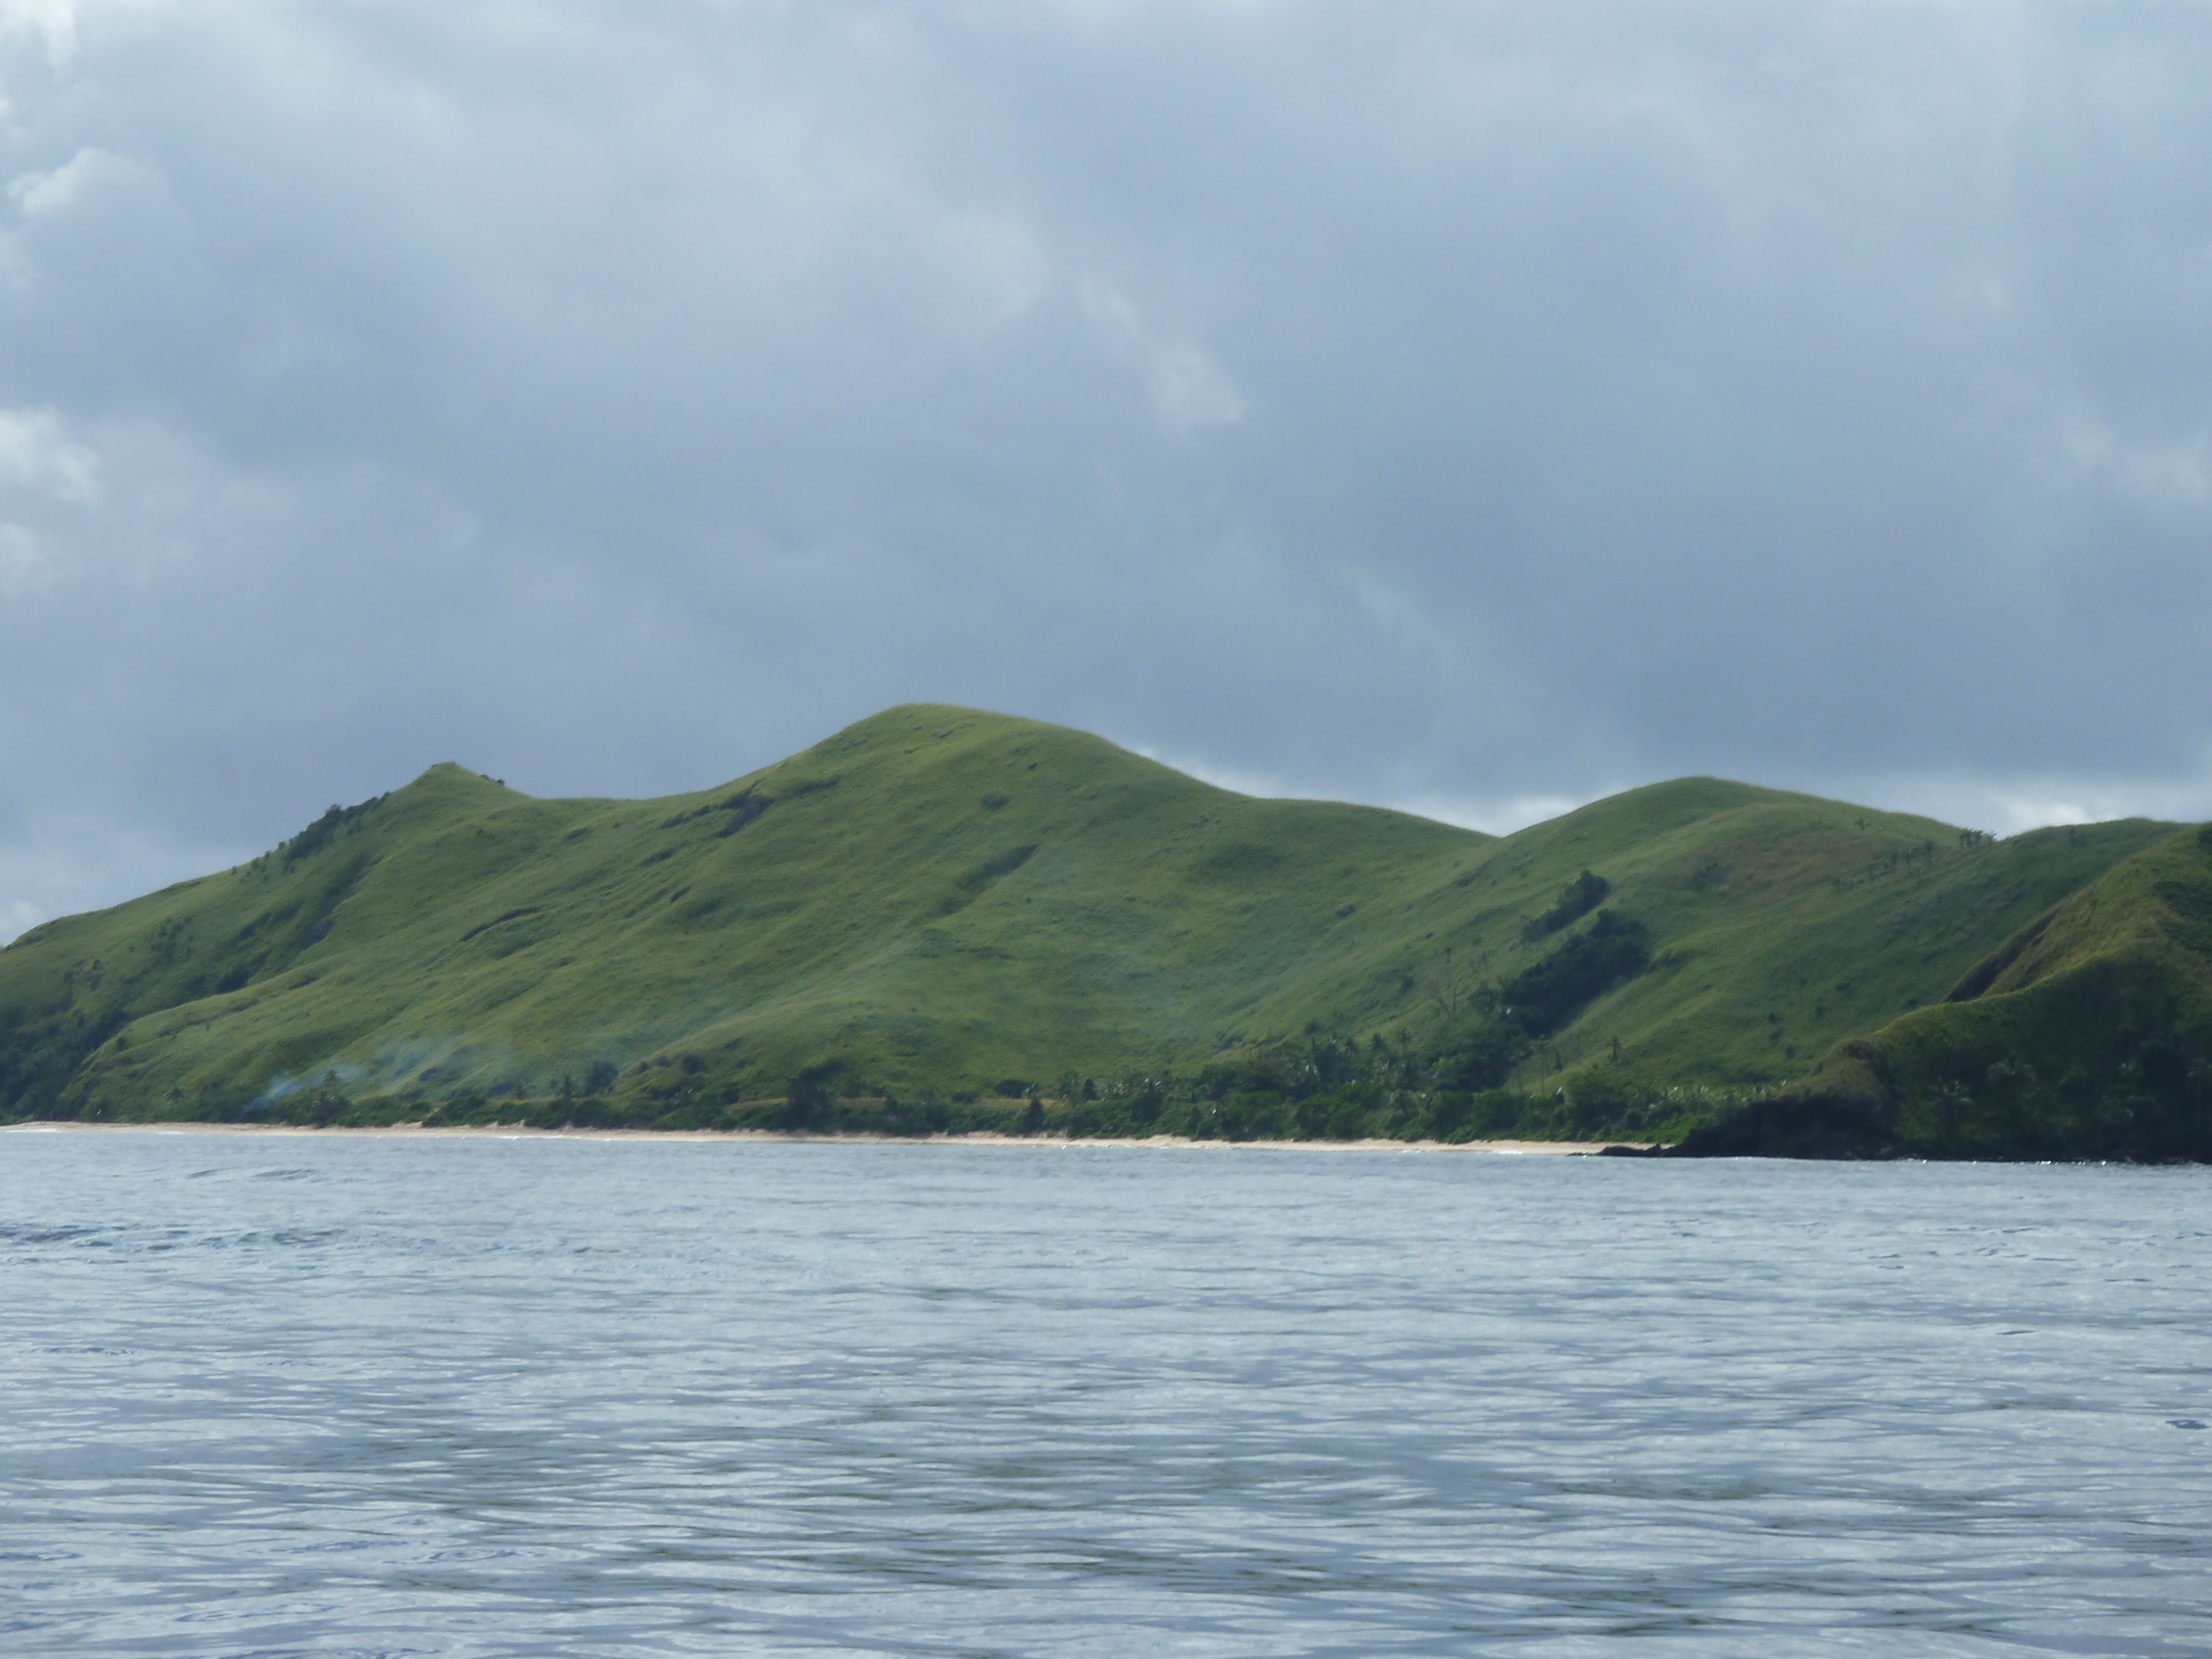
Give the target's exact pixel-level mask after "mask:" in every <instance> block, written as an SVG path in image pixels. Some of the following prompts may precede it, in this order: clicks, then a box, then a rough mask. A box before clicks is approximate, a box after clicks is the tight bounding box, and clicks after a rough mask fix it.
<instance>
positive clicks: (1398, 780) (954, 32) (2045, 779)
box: [0, 0, 2212, 939]
mask: <svg viewBox="0 0 2212 1659" xmlns="http://www.w3.org/2000/svg"><path fill="white" fill-rule="evenodd" d="M2208 87H2212V6H2208V5H2207V4H2204V3H2185V0H2166V3H2129V0H2100V3H2078V4H2055V3H2054V4H2030V3H2021V4H1996V3H1988V4H1984V3H1974V0H1942V3H1936V0H1927V3H1920V0H1836V3H1825V4H1824V3H1808V0H1784V3H1771V4H1751V3H1727V0H1710V3H1698V0H1677V3H1668V0H1643V3H1617V4H1616V3H1605V0H1589V3H1577V4H1573V5H1560V4H1557V3H1549V0H1534V3H1520V0H1498V3H1472V0H1462V3H1447V0H1429V3H1417V0H1360V3H1358V4H1352V3H1342V0H1340V3H1334V4H1318V3H1304V0H1158V3H1155V0H945V3H931V0H896V3H871V0H805V3H774V0H621V3H614V0H606V3H597V0H532V3H529V4H517V3H510V0H483V3H476V4H470V5H466V6H455V5H453V4H451V3H449V0H447V3H416V0H379V3H375V4H368V3H361V0H320V3H303V0H295V3H274V0H271V3H255V0H191V3H181V0H179V3H170V0H0V179H4V181H5V182H4V187H3V188H0V939H5V938H9V937H12V936H13V935H14V934H15V933H17V932H19V931H21V929H22V928H23V927H28V926H30V925H32V924H33V923H34V922H36V921H40V920H42V919H44V918H46V917H47V916H50V915H57V914H62V913H65V912H70V911H74V910H79V909H84V908H92V907H95V906H99V905H104V904H108V903H112V902H117V901H118V900H121V899H123V898H125V897H128V896H132V895H134V894H136V893H138V892H141V891H143V890H148V889H149V888H152V887H155V886H158V885H161V884H164V883H166V882H168V881H172V880H175V879H178V878H181V877H183V876H185V875H190V874H193V873H197V872H204V871H205V870H208V869H211V868H217V867H222V866H227V865H228V864H230V863H232V862H234V861H236V860H240V859H241V858H243V857H245V856H247V855H249V854H252V852H254V851H256V850H258V849H260V848H264V847H267V846H269V845H271V844H273V843H274V842H276V841H277V840H279V839H281V838H282V837H283V836H287V835H289V834H291V833H293V832H294V831H295V830H296V829H299V828H300V827H301V826H302V825H304V824H305V823H307V822H308V821H309V820H310V819H312V818H313V817H315V816H316V815H317V814H318V813H319V812H320V811H322V810H323V809H324V808H325V806H327V805H331V803H333V802H341V801H343V802H351V801H355V800H358V799H364V798H366V797H368V796H369V795H373V794H375V793H380V792H381V791H384V790H386V789H389V788H392V787H397V786H398V785H399V784H402V783H404V782H405V781H407V780H409V779H410V778H411V777H413V776H415V775H416V774H418V773H419V772H421V771H422V769H424V768H426V767H428V766H429V765H431V764H433V763H436V762H439V761H441V760H456V761H459V762H460V763H462V764H464V765H466V766H469V767H471V768H472V769H477V770H479V771H483V772H485V773H487V774H489V775H495V776H497V777H500V778H502V779H504V780H505V781H507V782H508V783H510V784H512V785H513V786H514V787H517V788H520V789H522V790H526V791H527V792H529V793H533V794H541V795H579V794H592V795H649V794H659V793H671V792H675V791H679V790H688V789H696V788H703V787H709V786H711V785H713V784H715V783H718V782H720V781H724V780H726V779H728V778H731V777H734V776H736V775H740V774H742V773H744V772H746V771H748V770H750V769H753V768H755V767H757V766H760V765H763V764H765V763H768V762H770V761H772V760H775V759H776V758H779V757H781V756H782V755H785V754H787V753H789V752H791V751H793V750H797V749H799V748H802V747H805V745H806V744H811V743H812V742H814V741H816V740H817V739H819V738H823V737H824V736H826V735H828V734H829V732H833V731H835V730H836V729H837V728H838V727H840V726H843V725H845V724H847V723H848V722H850V721H852V720H857V719H860V718H862V717H864V716H866V715H867V714H872V713H873V712H875V711H876V710H878V709H880V708H884V707H886V706H889V705H890V704H893V703H897V702H910V701H932V702H958V703H964V704H969V705H974V706H977V707H981V708H991V709H996V710H1000V711H1003V712H1006V713H1011V714H1025V715H1030V716H1033V717H1036V718H1039V719H1043V720H1056V721H1060V722H1064V723H1066V724H1069V725H1073V726H1081V727H1084V728H1085V729H1088V730H1091V731H1096V732H1101V733H1103V735H1105V736H1107V737H1109V738H1113V739H1114V740H1115V741H1116V742H1119V743H1121V744H1127V745H1128V746H1130V747H1132V748H1134V749H1138V750H1140V751H1141V752H1144V753H1146V754H1149V755H1152V756H1154V757H1157V758H1159V759H1162V760H1164V761H1166V762H1168V763H1170V764H1174V765H1176V766H1180V767H1182V768H1183V769H1186V770H1189V771H1193V772H1194V773H1196V774H1198V775H1201V776H1204V777H1207V778H1209V779H1212V780H1213V781H1218V782H1222V783H1225V784H1227V785H1229V786H1231V787H1238V788H1243V789H1247V790H1250V791H1253V792H1255V793H1289V794H1300V795H1310V796H1324V797H1333V798H1338V799H1355V800H1363V801H1371V802H1376V803H1380V804H1383V805H1395V806H1401V807H1405V808H1407V809H1408V810H1412V811H1421V812H1425V813H1427V814H1429V815H1431V816H1434V817H1443V818H1447V819H1449V820H1451V821H1453V822H1456V823H1466V824H1470V825H1473V826H1475V827H1479V828H1485V829H1494V830H1499V829H1510V828H1513V827H1516V826H1517V825H1519V824H1521V823H1528V822H1530V821H1533V820H1534V819H1537V818H1540V817H1546V816H1549V815H1551V814H1553V813H1554V812H1557V811H1562V810H1565V808H1567V807H1569V806H1571V805H1574V804H1577V803H1579V802H1581V801H1584V800H1589V799H1594V798H1595V797H1598V796H1600V795H1603V794H1607V793H1612V792H1613V791H1615V790H1618V789H1621V788H1626V787H1633V786H1635V785H1638V784H1642V783H1648V782H1652V781H1658V780H1661V779H1664V778H1668V777H1674V776H1680V775H1687V774H1696V773H1706V774H1717V775H1724V776H1730V777H1736V778H1741V779H1744V780H1747V781H1753V782H1758V783H1764V784H1769V785H1774V786H1778V787H1790V788H1798V789H1807V790H1812V791H1815V792H1817V793H1822V794H1826V795H1832V796H1836V797H1839V798H1843V799H1851V800H1857V801H1863V802H1867V803H1869V804H1874V805H1885V806H1893V807H1900V808H1905V809H1910V810H1915V811H1928V812H1931V813H1933V814H1935V815H1936V816H1938V817H1942V818H1944V819H1945V820H1946V821H1948V822H1951V823H1960V824H1967V825H1972V826H1974V827H1978V828H1982V829H1990V830H1993V831H1996V832H1997V833H2000V834H2008V833H2013V832H2015V831H2017V830H2019V829H2024V828H2027V827H2029V826H2031V825H2033V824H2036V823H2053V822H2070V821H2081V820H2086V819H2093V818H2100V817H2118V816H2124V815H2128V814H2134V813H2147V814H2151V815H2154V816H2159V817H2176V818H2201V817H2212V696H2208V693H2212V648H2208V646H2212V630H2208V626H2207V624H2208V623H2212V166H2208V165H2207V164H2206V158H2207V157H2208V156H2212V98H2208V97H2207V96H2206V95H2205V88H2208Z"/></svg>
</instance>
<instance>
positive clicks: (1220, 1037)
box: [0, 705, 2212, 1160]
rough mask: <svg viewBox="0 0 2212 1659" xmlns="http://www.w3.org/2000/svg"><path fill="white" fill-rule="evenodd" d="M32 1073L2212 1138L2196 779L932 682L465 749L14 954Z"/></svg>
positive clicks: (804, 1102)
mask: <svg viewBox="0 0 2212 1659" xmlns="http://www.w3.org/2000/svg"><path fill="white" fill-rule="evenodd" d="M30 1119H64V1120H76V1121H88V1122H100V1121H105V1122H119V1121H170V1122H189V1121H199V1122H259V1123H276V1122H287V1123H317V1124H331V1125H350V1126H356V1127H370V1126H374V1125H380V1124H396V1123H402V1122H406V1123H421V1124H426V1125H430V1126H434V1127H435V1126H438V1125H450V1126H455V1127H460V1126H467V1125H472V1124H474V1125H481V1124H488V1123H492V1122H501V1123H523V1124H528V1125H532V1126H535V1127H541V1128H558V1127H564V1126H573V1127H584V1128H591V1127H600V1128H612V1127H626V1128H657V1129H664V1130H684V1129H688V1130H713V1129H763V1130H781V1131H793V1132H802V1133H840V1132H844V1133H876V1134H890V1135H920V1134H945V1133H993V1134H1006V1135H1018V1136H1040V1135H1042V1136H1067V1137H1074V1138H1089V1137H1099V1138H1126V1139H1147V1138H1152V1137H1157V1136H1160V1135H1164V1134H1172V1135H1182V1136H1188V1137H1190V1138H1194V1139H1220V1140H1240V1139H1337V1140H1345V1141H1354V1140H1361V1139H1396V1140H1403V1141H1414V1140H1437V1141H1443V1142H1447V1143H1467V1142H1473V1141H1495V1140H1515V1139H1518V1140H1528V1141H1572V1142H1578V1143H1582V1144H1585V1145H1591V1144H1597V1143H1602V1142H1606V1141H1611V1140H1622V1141H1634V1142H1638V1143H1668V1144H1671V1145H1672V1146H1674V1150H1676V1151H1677V1152H1680V1153H1684V1154H1690V1155H1695V1154H1697V1153H1700V1152H1706V1153H1717V1154H1728V1153H1739V1152H1754V1153H1765V1154H1772V1155H1784V1156H1813V1157H1854V1158H1865V1157H1890V1156H1899V1155H1912V1156H1923V1157H1939V1158H1940V1157H1977V1158H2130V1159H2146V1160H2159V1159H2168V1158H2189V1159H2204V1158H2212V827H2208V828H2206V829H2196V828H2193V827H2187V826H2181V825H2176V824H2171V823H2154V822H2150V821H2148V820H2143V819H2128V820H2124V821H2121V822H2118V823H2101V824H2092V825H2085V826H2078V827H2073V828H2059V829H2042V830H2036V831H2032V832H2030V833H2028V834H2026V835H2021V836H2014V837H2011V838H2010V839H2008V840H2004V841H1996V840H1993V839H1992V838H1990V837H1989V836H1983V835H1979V834H1978V833H1976V832H1973V831H1971V830H1961V829H1956V828H1954V827H1952V826H1949V825H1945V824H1942V823H1936V822H1934V821H1932V820H1929V819H1925V818H1918V817H1907V816H1904V815H1900V814H1897V813H1890V812H1880V811H1873V810H1871V809H1869V808H1863V807H1856V806H1850V805H1844V804H1841V803H1838V802H1834V801H1827V800H1821V799H1815V798H1814V797H1810V796H1806V795H1799V794H1790V793H1783V792H1780V791H1776V790H1771V789H1762V788H1757V787H1752V786H1749V785H1745V784H1739V783H1729V782H1724V781H1719V780H1716V779H1711V778H1690V779H1683V780H1680V781H1675V782H1672V783H1664V784H1657V785H1654V786H1651V787H1648V788H1643V789H1637V790H1632V791H1629V792H1628V793H1624V794H1620V795H1616V796H1613V797H1612V798H1610V799H1605V800H1601V801H1598V802H1595V803H1594V804H1593V805H1589V806H1585V807H1583V808H1581V809H1579V810H1577V811H1573V812H1570V813H1568V814H1566V815H1565V817H1559V818H1556V819H1553V820H1552V821H1550V822H1548V823H1541V824H1537V825H1534V826H1533V827H1531V828H1529V829H1523V830H1521V831H1518V832H1516V834H1514V835H1511V836H1502V837H1498V836H1486V835H1482V834H1480V833H1478V832H1476V831H1474V830H1468V829H1455V828H1453V827H1451V826H1449V825H1445V824H1441V823H1433V822H1431V821H1429V820H1427V819H1424V818H1419V817H1411V816H1409V815H1407V814H1404V813H1398V812H1391V811H1382V810H1379V809H1376V808H1372V807H1363V806H1351V805H1339V804H1333V803H1329V802H1320V801H1287V800H1261V799H1251V798H1249V797H1246V796H1242V795H1237V794H1235V793H1231V792H1229V791H1226V790H1223V789H1219V788H1216V787H1212V786H1210V785H1207V784H1205V783H1201V782H1199V781H1196V780H1194V779H1192V778H1189V777H1186V776H1184V775H1182V774H1180V773H1177V772H1175V771H1173V770H1171V769H1169V768H1167V767H1164V766H1161V765H1158V764H1157V763H1153V762H1151V761H1148V760H1145V759H1143V758H1141V757H1138V756H1135V755H1132V754H1130V753H1128V752H1127V751H1126V750H1121V749H1118V748H1116V747H1115V746H1114V745H1113V744H1109V743H1107V742H1105V741H1104V740H1103V739H1102V738H1096V737H1092V736H1089V735H1087V734H1085V733H1083V732H1075V731H1071V730H1068V729H1066V728H1065V727H1060V726H1048V725H1042V724H1040V723H1037V722H1036V721H1030V720H1018V719H1014V718H1011V717H1007V716H1003V715H997V714H984V713H981V712H978V711H976V710H973V709H966V708H949V707H943V706H935V705H921V706H912V705H910V706H906V707H902V708H893V709H890V710H887V711H886V712H884V713H883V714H878V715H876V716H874V717H873V718H872V719H869V720H863V721H861V722H860V723H859V724H858V725H855V726H850V727H848V728H847V729H846V730H845V731H842V732H838V733H837V734H836V735H835V736H834V737H831V738H828V739H826V740H824V741H823V742H822V743H820V744H816V745H815V746H814V747H813V748H811V749H809V750H805V752H803V753H801V754H799V755H795V756H793V757H790V758H789V759H787V760H785V761H781V762H779V763H776V764H775V765H773V766H770V767H768V768H766V769H763V770H761V771H759V772H756V773H754V774H751V775H749V776H746V777H743V778H739V779H737V780H735V781H732V782H730V783H728V784H725V785H722V786H720V787H716V788H714V789H709V790H705V791H702V792H700V793H696V794H691V795H684V796H675V797H671V798H668V799H662V800H653V801H617V800H537V799H531V798H529V797H527V796H525V795H521V794H520V793H516V792H514V791H513V790H510V789H508V788H507V787H504V786H503V785H501V784H500V783H497V782H495V781H493V780H491V779H489V778H486V777H483V776H481V775H478V774H476V773H473V772H469V771H466V770H464V769H461V768H460V767H458V766H453V765H441V766H437V767H434V768H432V769H430V770H429V771H428V772H426V773H425V774H423V775H422V776H421V777H420V778H417V779H416V781H414V782H412V783H410V784H408V785H406V786H405V787H402V788H398V789H395V790H393V791H392V793H389V794H386V795H381V796H378V797H376V798H375V799H372V800H368V801H364V802H362V803H361V804H360V805H356V806H350V807H336V806H334V807H332V808H331V811H328V812H327V813H325V815H324V816H323V817H320V818H318V819H317V820H316V821H315V822H314V823H312V824H310V825H308V826H307V828H306V829H303V830H301V832H300V833H299V834H298V835H296V836H293V837H292V838H291V839H290V840H289V841H287V842H284V843H283V844H282V845H281V846H279V847H276V848H273V849H271V850H270V852H268V853H266V854H263V855H262V856H261V857H259V858H257V859H255V860H252V861H251V862H249V863H246V864H244V865H240V866H238V867H236V868H235V869H232V870H228V871H225V872H219V873H216V874H213V875H210V876H207V877H204V878H200V879H198V880H195V881H189V882H183V883H179V884H177V885H175V886H173V887H169V888H166V889H164V890H161V892H158V893H153V894H149V895H148V896H145V897H143V898H139V899H135V900H132V901H131V902H128V903H125V904H121V905H118V906H116V907H114V908H112V909H107V910H103V911H99V912H95V913H92V914H88V915H78V916H70V917H64V918H62V919H60V920H58V921H51V922H47V923H46V924H44V925H42V926H40V927H36V928H33V930H32V931H31V932H30V933H27V934H25V935H24V936H23V937H22V938H21V939H17V940H16V941H15V944H13V945H10V946H9V947H8V948H7V949H6V950H5V951H0V1121H27V1120H30Z"/></svg>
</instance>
